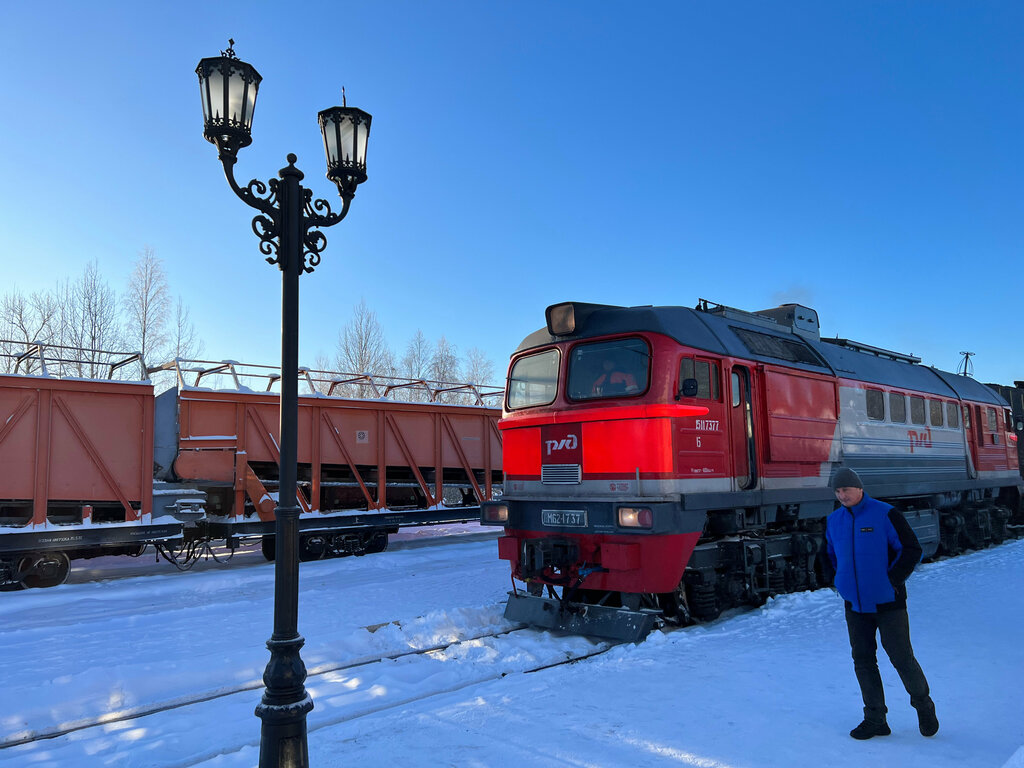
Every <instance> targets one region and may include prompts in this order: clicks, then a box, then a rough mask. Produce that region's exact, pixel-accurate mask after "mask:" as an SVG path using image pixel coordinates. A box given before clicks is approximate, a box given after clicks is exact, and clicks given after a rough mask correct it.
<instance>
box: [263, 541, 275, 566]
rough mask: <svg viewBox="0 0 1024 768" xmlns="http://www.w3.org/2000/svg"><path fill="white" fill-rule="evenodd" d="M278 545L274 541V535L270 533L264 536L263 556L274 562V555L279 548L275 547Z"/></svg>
mask: <svg viewBox="0 0 1024 768" xmlns="http://www.w3.org/2000/svg"><path fill="white" fill-rule="evenodd" d="M276 546H277V544H276V543H275V542H274V537H273V536H271V535H269V534H268V535H266V536H264V537H263V541H262V547H263V556H264V557H265V558H267V560H268V561H270V562H271V563H272V562H274V557H275V556H276V554H277V550H276V549H275V547H276Z"/></svg>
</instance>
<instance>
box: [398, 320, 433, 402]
mask: <svg viewBox="0 0 1024 768" xmlns="http://www.w3.org/2000/svg"><path fill="white" fill-rule="evenodd" d="M430 360H431V352H430V344H428V343H427V339H426V337H425V336H424V335H423V331H420V330H417V331H416V335H415V336H413V337H412V340H411V341H410V342H409V345H408V346H407V347H406V348H405V354H404V355H402V367H401V371H402V375H403V376H406V377H407V378H410V379H429V378H430ZM401 399H403V400H409V401H411V402H414V403H423V402H427V401H428V400H429V399H430V395H429V394H428V393H427V392H426V391H425V390H424V389H422V388H421V387H409V388H408V389H407V390H406V391H405V392H403V393H402V398H401Z"/></svg>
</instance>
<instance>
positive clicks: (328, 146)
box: [323, 118, 338, 165]
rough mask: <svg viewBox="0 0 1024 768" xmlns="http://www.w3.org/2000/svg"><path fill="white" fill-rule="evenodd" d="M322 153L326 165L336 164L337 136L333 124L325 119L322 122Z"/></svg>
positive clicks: (328, 119)
mask: <svg viewBox="0 0 1024 768" xmlns="http://www.w3.org/2000/svg"><path fill="white" fill-rule="evenodd" d="M323 134H324V152H325V153H326V154H327V164H328V165H331V164H332V163H334V162H336V158H337V157H338V134H337V126H336V125H335V122H334V121H333V120H331V119H330V118H327V119H326V120H324V122H323Z"/></svg>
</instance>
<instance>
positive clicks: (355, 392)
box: [336, 299, 395, 397]
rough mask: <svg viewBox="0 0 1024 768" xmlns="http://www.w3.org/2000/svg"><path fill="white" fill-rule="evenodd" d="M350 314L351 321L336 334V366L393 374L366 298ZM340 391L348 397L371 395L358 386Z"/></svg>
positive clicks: (347, 370) (391, 359) (391, 361)
mask: <svg viewBox="0 0 1024 768" xmlns="http://www.w3.org/2000/svg"><path fill="white" fill-rule="evenodd" d="M352 314H353V316H352V320H350V321H349V323H348V324H347V325H346V326H345V327H344V328H343V329H342V331H341V333H340V334H339V336H338V351H337V358H336V367H337V369H338V370H339V371H341V372H343V373H356V374H362V373H367V374H373V375H380V376H392V375H394V372H395V361H394V354H393V353H392V352H391V348H390V347H389V346H388V343H387V340H386V339H385V338H384V329H383V328H381V325H380V321H379V320H378V319H377V313H376V312H374V311H373V310H371V309H370V308H369V307H367V306H366V299H361V300H360V302H359V304H358V305H356V307H355V309H354V310H353V313H352ZM344 390H345V391H344V394H345V395H346V396H348V397H374V396H375V395H374V393H373V392H372V390H370V389H368V388H366V387H362V386H359V385H348V386H346V387H344Z"/></svg>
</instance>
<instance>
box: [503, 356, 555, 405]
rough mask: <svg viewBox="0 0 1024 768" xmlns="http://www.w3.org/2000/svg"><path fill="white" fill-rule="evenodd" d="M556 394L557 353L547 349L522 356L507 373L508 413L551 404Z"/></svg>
mask: <svg viewBox="0 0 1024 768" xmlns="http://www.w3.org/2000/svg"><path fill="white" fill-rule="evenodd" d="M557 391H558V350H557V349H546V350H544V351H543V352H538V353H537V354H535V355H527V356H526V357H521V358H519V359H518V360H516V361H515V363H513V364H512V370H511V371H509V374H508V396H507V405H508V409H509V410H510V411H514V410H516V409H517V408H530V407H531V406H537V405H550V404H551V403H553V402H554V401H555V393H556V392H557Z"/></svg>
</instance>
